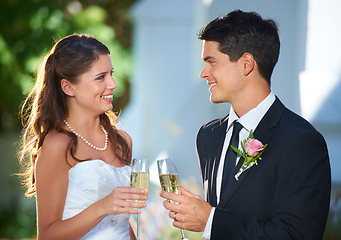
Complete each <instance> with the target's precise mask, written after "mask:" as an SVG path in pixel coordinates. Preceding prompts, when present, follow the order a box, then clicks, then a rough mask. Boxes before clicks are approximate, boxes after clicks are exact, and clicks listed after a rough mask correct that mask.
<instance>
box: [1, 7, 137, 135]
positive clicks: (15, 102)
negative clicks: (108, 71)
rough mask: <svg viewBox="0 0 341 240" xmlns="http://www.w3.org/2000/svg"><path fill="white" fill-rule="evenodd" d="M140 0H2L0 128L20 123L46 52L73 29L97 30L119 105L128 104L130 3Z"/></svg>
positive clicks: (130, 34)
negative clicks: (108, 53) (105, 48)
mask: <svg viewBox="0 0 341 240" xmlns="http://www.w3.org/2000/svg"><path fill="white" fill-rule="evenodd" d="M135 1H136V0H111V1H110V0H93V1H90V0H80V1H66V0H52V1H46V0H25V1H22V0H2V1H0V31H1V32H0V78H1V79H0V131H1V130H6V131H7V130H18V129H19V128H20V124H19V121H18V117H17V113H18V109H19V106H20V104H21V103H22V100H23V98H24V95H23V93H27V91H28V90H29V89H30V88H31V86H32V84H33V81H34V77H35V74H36V71H37V68H38V67H39V63H40V61H41V59H42V56H43V54H45V53H46V52H48V51H49V50H50V49H51V47H52V46H53V44H54V43H55V41H57V40H59V39H60V38H62V37H65V36H67V35H70V34H73V33H84V34H90V35H93V36H95V37H97V38H98V39H99V40H100V41H102V42H103V43H104V44H106V45H107V46H108V47H109V49H110V50H111V57H112V62H113V65H114V70H115V72H114V78H115V80H116V81H117V83H118V85H119V88H118V89H117V91H115V102H114V105H115V107H114V110H115V111H120V110H121V109H123V108H124V106H125V105H126V104H127V103H128V101H129V79H130V76H131V72H132V60H131V49H130V48H131V41H132V40H131V36H132V21H131V18H130V15H129V8H130V7H131V5H132V4H133V3H135Z"/></svg>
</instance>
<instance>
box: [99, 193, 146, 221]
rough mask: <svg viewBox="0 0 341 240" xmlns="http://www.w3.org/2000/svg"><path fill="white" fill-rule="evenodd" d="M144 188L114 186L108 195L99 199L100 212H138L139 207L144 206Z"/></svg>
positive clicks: (105, 213)
mask: <svg viewBox="0 0 341 240" xmlns="http://www.w3.org/2000/svg"><path fill="white" fill-rule="evenodd" d="M145 194H146V193H145V190H144V189H140V188H135V187H116V188H115V189H114V190H113V191H112V192H111V193H110V194H109V195H107V196H106V197H105V198H103V199H102V200H100V201H99V203H100V204H101V209H102V214H103V215H111V214H118V213H127V214H140V213H141V210H139V209H140V208H145V207H146V206H147V205H146V203H145V201H146V200H147V199H148V197H147V196H146V195H145Z"/></svg>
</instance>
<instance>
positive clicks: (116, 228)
mask: <svg viewBox="0 0 341 240" xmlns="http://www.w3.org/2000/svg"><path fill="white" fill-rule="evenodd" d="M130 171H131V167H130V166H124V167H120V168H117V167H114V166H111V165H109V164H107V163H105V162H104V161H102V160H89V161H84V162H80V163H78V164H76V165H75V166H73V167H72V168H71V169H70V170H69V186H68V191H67V196H66V201H65V206H64V212H63V220H64V219H68V218H71V217H73V216H75V215H77V214H78V213H80V212H81V211H83V210H84V209H86V208H87V207H89V206H90V205H91V204H93V203H94V202H96V201H98V200H100V199H102V198H104V197H105V196H107V195H108V194H109V193H111V192H112V191H113V190H114V188H116V187H118V186H130ZM129 217H130V215H129V214H116V215H109V216H106V217H105V218H104V219H103V220H102V221H101V222H99V223H98V224H97V225H96V226H95V227H94V228H93V229H92V230H91V231H90V232H88V233H87V234H86V235H85V236H84V237H83V238H82V239H91V240H95V239H96V240H97V239H98V240H106V239H120V240H125V239H127V240H129V239H130V238H129Z"/></svg>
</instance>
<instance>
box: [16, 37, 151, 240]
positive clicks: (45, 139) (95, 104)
mask: <svg viewBox="0 0 341 240" xmlns="http://www.w3.org/2000/svg"><path fill="white" fill-rule="evenodd" d="M109 54H110V52H109V50H108V48H107V47H106V46H104V45H103V44H102V43H101V42H99V41H98V40H97V39H95V38H93V37H90V36H86V35H71V36H68V37H65V38H64V39H61V40H60V41H59V42H57V43H56V44H55V46H54V47H53V48H52V50H51V51H50V53H49V54H47V56H46V58H45V60H44V61H43V63H42V66H41V68H40V70H39V72H38V77H37V82H36V84H35V86H34V88H33V90H32V91H31V92H30V94H29V96H28V98H27V100H26V101H25V102H24V104H23V108H22V112H21V114H22V120H23V123H24V133H23V138H22V141H23V144H22V146H23V147H22V151H21V155H20V156H21V157H20V160H21V162H22V163H23V164H24V163H25V159H29V161H28V163H26V164H25V166H26V168H25V170H24V171H23V173H22V175H23V177H24V181H25V183H26V186H27V192H26V195H27V196H33V195H35V196H36V202H37V235H38V239H49V240H52V239H64V240H65V239H80V238H82V239H104V240H105V239H135V236H134V233H133V232H132V229H131V227H130V225H129V216H130V214H140V213H141V211H140V210H137V209H134V208H143V207H146V205H145V203H137V202H134V201H131V200H146V199H147V197H146V196H144V191H143V190H142V189H139V188H132V187H129V186H130V162H131V149H132V140H131V138H130V136H129V135H128V134H127V133H126V132H124V131H123V130H120V129H118V128H117V126H116V118H117V117H116V115H115V114H114V113H113V112H112V111H111V110H112V107H113V106H112V100H113V93H114V89H116V88H117V84H116V82H115V81H114V79H113V77H112V73H113V67H112V63H111V59H110V55H109Z"/></svg>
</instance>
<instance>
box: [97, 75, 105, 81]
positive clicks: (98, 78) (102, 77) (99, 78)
mask: <svg viewBox="0 0 341 240" xmlns="http://www.w3.org/2000/svg"><path fill="white" fill-rule="evenodd" d="M104 78H105V76H104V74H103V75H100V76H98V77H97V78H96V80H103V79H104Z"/></svg>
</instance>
